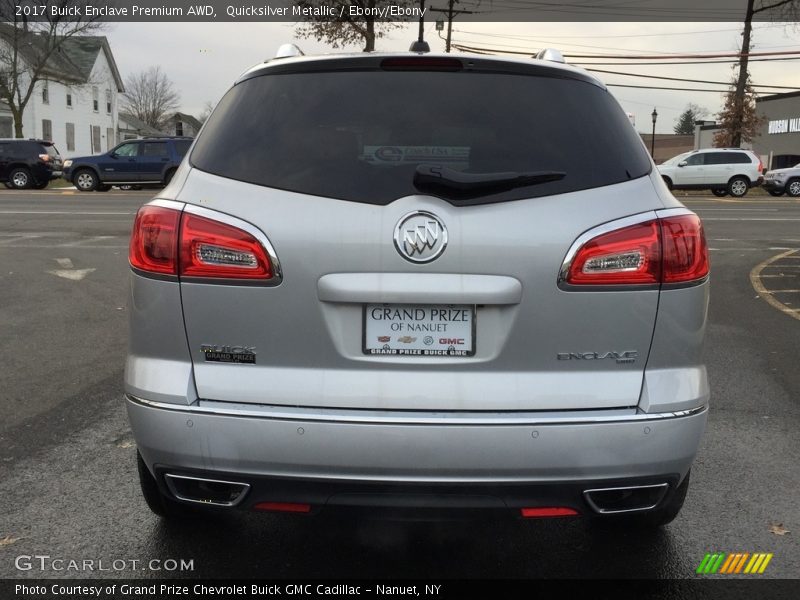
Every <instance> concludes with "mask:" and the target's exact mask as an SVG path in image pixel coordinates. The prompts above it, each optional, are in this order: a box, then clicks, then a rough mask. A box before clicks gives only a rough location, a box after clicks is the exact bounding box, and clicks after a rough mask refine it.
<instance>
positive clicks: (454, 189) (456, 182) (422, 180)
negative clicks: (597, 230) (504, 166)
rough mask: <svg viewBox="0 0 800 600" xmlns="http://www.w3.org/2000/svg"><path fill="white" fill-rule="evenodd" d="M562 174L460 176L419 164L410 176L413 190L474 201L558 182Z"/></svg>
mask: <svg viewBox="0 0 800 600" xmlns="http://www.w3.org/2000/svg"><path fill="white" fill-rule="evenodd" d="M566 175H567V174H566V173H565V172H564V171H523V172H516V171H506V172H500V173H464V172H462V171H455V170H453V169H448V168H447V167H442V166H440V165H426V164H421V165H418V166H417V170H416V172H415V173H414V187H416V188H417V189H418V190H419V191H421V192H433V193H436V194H440V195H442V196H445V197H447V198H463V199H467V198H477V197H479V196H485V195H487V194H496V193H498V192H505V191H508V190H513V189H515V188H519V187H525V186H528V185H538V184H540V183H547V182H548V181H559V180H561V179H564V177H566Z"/></svg>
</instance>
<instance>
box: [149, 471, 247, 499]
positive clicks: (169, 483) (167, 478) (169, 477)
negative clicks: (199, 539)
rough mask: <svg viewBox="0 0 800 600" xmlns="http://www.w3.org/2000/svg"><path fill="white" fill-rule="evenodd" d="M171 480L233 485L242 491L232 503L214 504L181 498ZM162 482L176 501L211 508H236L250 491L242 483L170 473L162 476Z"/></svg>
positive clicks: (245, 484)
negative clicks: (209, 506) (211, 506)
mask: <svg viewBox="0 0 800 600" xmlns="http://www.w3.org/2000/svg"><path fill="white" fill-rule="evenodd" d="M173 479H188V480H191V481H207V482H209V483H223V484H226V485H235V486H238V487H240V488H242V491H241V492H240V493H239V495H238V496H236V499H235V500H233V502H214V501H212V500H197V499H196V498H187V497H186V496H182V495H181V494H179V493H178V491H177V489H175V484H174V482H173V481H172V480H173ZM164 481H165V482H166V484H167V487H168V488H169V491H170V492H172V495H173V496H175V497H176V498H177V499H178V500H183V501H184V502H194V503H195V504H202V505H204V506H208V505H209V504H211V505H213V506H229V507H230V506H236V505H238V504H239V503H241V501H242V500H244V497H245V496H246V495H247V492H248V491H249V490H250V484H249V483H242V482H241V481H223V480H221V479H205V478H203V477H189V476H188V475H174V474H172V473H165V474H164Z"/></svg>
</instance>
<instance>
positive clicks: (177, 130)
mask: <svg viewBox="0 0 800 600" xmlns="http://www.w3.org/2000/svg"><path fill="white" fill-rule="evenodd" d="M175 135H183V121H176V122H175Z"/></svg>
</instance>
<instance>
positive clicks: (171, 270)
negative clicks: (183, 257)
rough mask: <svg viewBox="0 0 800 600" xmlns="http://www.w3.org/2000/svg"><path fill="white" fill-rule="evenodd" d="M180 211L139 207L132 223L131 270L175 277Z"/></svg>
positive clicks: (129, 255)
mask: <svg viewBox="0 0 800 600" xmlns="http://www.w3.org/2000/svg"><path fill="white" fill-rule="evenodd" d="M180 218H181V213H180V211H177V210H173V209H171V208H164V207H163V206H152V205H148V206H143V207H142V208H140V209H139V212H138V213H136V220H135V221H134V223H133V233H132V234H131V242H130V248H129V250H128V260H129V261H130V263H131V266H132V267H133V268H134V269H139V270H141V271H146V272H148V273H160V274H163V275H177V274H178V226H179V223H180Z"/></svg>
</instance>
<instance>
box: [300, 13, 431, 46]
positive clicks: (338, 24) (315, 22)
mask: <svg viewBox="0 0 800 600" xmlns="http://www.w3.org/2000/svg"><path fill="white" fill-rule="evenodd" d="M295 4H296V5H297V6H299V7H301V8H307V9H312V11H313V9H323V8H326V7H332V8H333V9H334V10H335V11H336V14H337V15H338V14H341V15H342V17H341V20H338V19H337V20H330V17H325V16H321V17H317V16H308V17H306V18H305V22H303V23H301V24H299V25H298V28H297V35H299V36H300V37H302V38H314V39H315V40H317V41H318V42H325V43H327V44H330V45H331V47H333V48H341V47H342V46H346V45H348V44H361V43H363V44H364V52H371V51H373V50H375V40H376V39H378V38H382V37H383V36H384V35H386V33H388V32H389V31H391V30H392V29H396V28H398V27H402V26H403V23H400V22H389V21H383V22H382V21H380V20H379V19H378V17H376V16H374V12H373V11H374V9H375V8H376V7H380V6H386V5H388V4H389V2H387V1H386V0H295ZM391 4H393V5H395V6H401V7H408V6H414V5H416V4H417V0H394V1H393V2H391ZM351 6H352V7H353V8H354V9H360V10H362V11H365V12H362V14H361V15H360V16H358V15H356V16H352V15H351V14H350V7H351ZM342 9H343V10H342ZM322 14H324V13H322Z"/></svg>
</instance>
